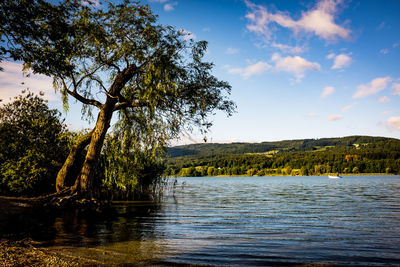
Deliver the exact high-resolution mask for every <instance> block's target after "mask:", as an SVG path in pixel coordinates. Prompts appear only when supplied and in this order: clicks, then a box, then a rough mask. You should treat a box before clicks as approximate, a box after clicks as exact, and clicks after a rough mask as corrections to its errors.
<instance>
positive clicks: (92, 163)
mask: <svg viewBox="0 0 400 267" xmlns="http://www.w3.org/2000/svg"><path fill="white" fill-rule="evenodd" d="M115 104H116V100H115V99H114V98H111V97H107V101H106V103H105V104H104V106H103V108H102V109H101V110H100V113H99V115H98V117H97V122H96V126H95V128H94V129H93V133H92V136H91V140H90V144H89V148H88V151H87V153H86V157H85V161H84V163H83V166H82V169H81V171H80V173H79V175H78V178H77V179H76V181H75V184H74V186H73V188H72V189H73V191H77V192H78V193H79V194H80V195H81V196H87V197H93V189H94V188H93V178H94V173H95V168H96V164H97V161H98V159H99V157H100V152H101V148H102V147H103V144H104V139H105V137H106V133H107V131H108V128H110V121H111V118H112V115H113V112H114V107H115Z"/></svg>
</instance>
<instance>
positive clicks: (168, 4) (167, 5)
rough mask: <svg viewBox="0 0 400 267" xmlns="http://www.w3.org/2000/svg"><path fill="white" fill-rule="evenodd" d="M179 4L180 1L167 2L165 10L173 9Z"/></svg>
mask: <svg viewBox="0 0 400 267" xmlns="http://www.w3.org/2000/svg"><path fill="white" fill-rule="evenodd" d="M176 5H178V2H171V3H166V4H165V5H164V11H167V12H168V11H173V10H174V9H175V8H174V7H175V6H176Z"/></svg>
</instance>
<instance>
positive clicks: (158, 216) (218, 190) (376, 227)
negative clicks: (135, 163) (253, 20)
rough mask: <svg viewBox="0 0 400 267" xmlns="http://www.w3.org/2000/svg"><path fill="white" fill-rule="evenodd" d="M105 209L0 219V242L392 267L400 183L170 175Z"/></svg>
mask: <svg viewBox="0 0 400 267" xmlns="http://www.w3.org/2000/svg"><path fill="white" fill-rule="evenodd" d="M115 207H116V209H117V212H116V213H115V214H112V215H110V214H109V215H99V214H94V213H93V214H87V213H85V214H82V213H80V212H77V211H73V212H64V213H62V214H56V215H54V216H49V215H48V214H47V215H44V214H33V215H32V216H25V217H24V218H20V217H16V218H6V219H5V218H2V222H3V223H2V225H3V226H4V227H2V230H1V235H2V236H7V237H8V238H16V239H18V238H22V237H31V238H33V239H34V240H38V241H43V242H44V243H43V244H45V245H47V246H51V247H55V248H58V247H62V248H63V250H64V251H68V253H71V254H74V255H80V254H81V255H86V256H88V255H90V256H91V257H94V258H96V259H98V260H100V261H102V262H106V263H137V262H142V263H143V262H162V263H165V264H168V263H184V264H187V263H189V264H212V265H229V266H231V265H246V266H248V265H253V266H255V265H282V264H285V265H287V264H293V265H295V264H301V263H313V264H322V265H324V264H327V265H344V266H349V265H359V266H365V265H389V266H390V265H393V266H399V265H400V246H399V244H400V176H351V177H345V178H344V179H341V180H331V179H328V178H327V177H231V178H230V177H218V178H216V177H207V178H179V179H178V180H177V183H176V186H175V190H173V191H171V192H169V194H167V195H166V197H165V199H164V200H163V201H162V202H161V203H159V204H157V205H156V204H154V203H148V202H147V203H146V202H140V203H138V202H121V203H115ZM5 221H6V222H5Z"/></svg>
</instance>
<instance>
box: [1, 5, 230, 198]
mask: <svg viewBox="0 0 400 267" xmlns="http://www.w3.org/2000/svg"><path fill="white" fill-rule="evenodd" d="M12 2H13V3H16V2H20V3H18V6H22V7H24V5H25V6H29V5H36V9H26V10H22V11H21V12H26V13H27V15H25V18H26V19H28V20H29V24H32V28H31V30H29V31H27V30H25V29H23V30H21V29H19V28H18V27H16V26H15V25H18V23H20V18H18V17H17V16H18V15H14V14H8V13H6V14H7V16H5V20H6V21H5V23H4V24H3V25H5V26H3V29H2V35H3V36H5V37H6V40H7V42H8V44H7V45H6V46H3V51H5V52H3V55H4V54H7V53H8V55H10V57H12V58H14V59H18V60H22V61H23V62H24V66H25V67H26V68H31V69H32V70H33V72H34V73H43V74H46V75H48V76H51V77H52V78H53V80H54V86H55V88H56V90H58V91H59V92H61V95H62V99H63V103H64V107H65V108H66V109H68V100H69V99H70V98H71V97H72V98H74V99H76V100H77V101H79V102H81V103H82V104H83V109H82V114H83V115H85V116H86V117H87V118H93V117H94V116H95V114H96V113H95V112H97V119H96V124H95V127H94V129H93V130H92V131H90V132H89V133H88V134H86V135H85V136H83V137H82V138H80V139H79V140H78V141H77V143H76V144H75V145H74V147H73V148H72V150H71V152H70V155H69V156H68V158H67V160H66V162H65V164H64V166H63V167H62V169H61V170H60V172H59V173H58V176H57V181H56V184H57V191H60V190H63V189H66V188H67V189H70V190H71V191H72V192H78V193H80V194H83V195H91V194H92V190H93V184H94V179H95V178H96V177H94V171H95V165H96V163H97V161H98V159H99V155H100V152H101V149H102V146H103V144H104V140H105V136H106V133H107V131H108V130H109V128H110V124H111V119H112V117H113V114H114V113H117V114H118V118H117V123H118V124H119V125H120V129H124V132H125V133H126V135H125V137H126V140H128V141H127V143H128V144H129V145H130V146H135V145H136V146H137V145H143V144H144V143H152V144H153V147H154V145H155V146H160V147H162V146H163V145H164V144H165V143H166V141H167V140H169V139H170V138H172V137H176V136H177V135H178V134H179V132H180V131H181V130H182V128H184V127H192V126H196V127H199V128H200V129H201V130H207V129H208V128H209V127H210V126H211V123H210V121H209V120H208V116H209V115H210V114H212V113H213V112H214V111H215V110H222V111H224V112H226V113H227V114H228V115H230V114H231V112H232V111H233V109H234V104H233V102H231V101H230V100H229V99H228V98H227V97H228V95H229V93H230V86H229V84H228V83H227V82H224V81H220V80H218V79H217V78H216V77H215V76H213V74H212V68H213V64H212V63H209V62H205V61H204V60H203V56H204V53H205V52H206V49H207V43H206V42H205V41H200V42H196V41H194V40H190V39H188V36H187V35H186V33H185V31H183V30H177V29H175V28H173V27H171V26H163V25H160V24H158V23H157V17H156V16H155V15H153V13H152V12H151V10H150V9H149V7H148V6H144V5H141V4H140V3H138V2H133V1H130V0H125V1H124V2H123V3H121V4H113V3H112V2H108V3H106V4H103V5H100V6H98V7H95V6H93V5H90V4H82V1H68V0H65V1H64V2H62V3H61V4H59V5H53V4H50V3H47V2H45V1H40V0H36V1H23V0H20V1H12ZM32 2H33V4H32ZM22 4H24V5H22ZM3 5H4V6H6V5H5V4H3ZM7 9H8V10H7ZM9 9H10V8H8V7H6V10H5V12H8V11H9ZM40 11H43V12H40ZM18 12H19V11H18ZM18 12H17V13H18ZM60 14H62V15H63V16H60ZM27 24H28V22H27ZM133 137H134V138H133ZM138 137H140V138H142V139H141V140H140V139H138ZM129 140H130V141H129ZM132 140H135V141H134V142H133V141H132ZM87 145H88V147H87V154H86V157H85V160H84V163H83V164H82V168H81V170H80V173H79V174H78V175H77V177H74V183H73V185H72V184H71V185H70V186H69V185H67V184H66V178H67V177H68V176H69V175H70V169H71V167H72V166H73V165H74V164H75V162H76V159H77V155H78V154H79V153H80V152H81V151H82V149H84V148H85V147H86V146H87ZM129 145H128V149H129ZM121 153H122V152H121Z"/></svg>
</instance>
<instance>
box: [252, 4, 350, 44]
mask: <svg viewBox="0 0 400 267" xmlns="http://www.w3.org/2000/svg"><path fill="white" fill-rule="evenodd" d="M341 2H342V1H340V0H321V1H319V2H318V3H317V4H316V6H315V7H314V8H313V9H311V10H308V11H304V12H302V14H301V18H300V19H298V20H295V19H293V18H291V17H290V15H288V14H287V13H284V12H281V11H276V12H270V11H269V10H268V9H267V8H266V7H264V6H262V5H257V4H254V3H252V2H251V1H249V0H245V4H246V6H247V8H248V9H249V12H248V13H247V14H246V18H247V19H248V20H249V22H250V23H249V24H248V25H247V29H248V30H249V31H250V32H254V33H256V34H258V35H260V36H262V37H263V38H264V39H265V40H269V39H270V38H271V34H272V31H273V26H271V24H275V25H279V26H281V27H283V28H287V29H290V30H291V31H292V32H293V33H294V34H298V33H299V32H305V33H309V34H313V35H316V36H318V37H320V38H323V39H325V40H336V39H338V38H343V39H347V38H349V36H350V33H351V31H350V30H349V29H346V28H344V27H342V26H340V25H338V24H337V23H336V22H335V19H336V17H337V13H338V6H339V5H340V4H341Z"/></svg>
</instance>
